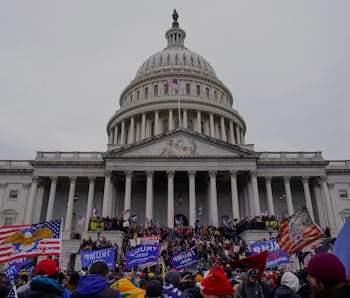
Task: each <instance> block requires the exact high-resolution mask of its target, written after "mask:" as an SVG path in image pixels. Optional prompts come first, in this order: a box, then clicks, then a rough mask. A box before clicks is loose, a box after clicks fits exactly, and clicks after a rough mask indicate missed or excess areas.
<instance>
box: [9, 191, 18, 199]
mask: <svg viewBox="0 0 350 298" xmlns="http://www.w3.org/2000/svg"><path fill="white" fill-rule="evenodd" d="M17 197H18V190H10V195H9V199H17Z"/></svg>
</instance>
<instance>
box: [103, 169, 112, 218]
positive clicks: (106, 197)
mask: <svg viewBox="0 0 350 298" xmlns="http://www.w3.org/2000/svg"><path fill="white" fill-rule="evenodd" d="M111 178H112V172H111V171H107V172H106V174H105V186H104V191H103V207H102V216H103V217H106V216H109V211H110V208H111V206H110V205H111V204H110V200H109V197H110V192H111Z"/></svg>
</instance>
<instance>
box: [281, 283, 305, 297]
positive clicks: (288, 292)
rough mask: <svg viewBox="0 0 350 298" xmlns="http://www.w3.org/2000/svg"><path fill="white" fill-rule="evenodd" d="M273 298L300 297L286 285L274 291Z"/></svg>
mask: <svg viewBox="0 0 350 298" xmlns="http://www.w3.org/2000/svg"><path fill="white" fill-rule="evenodd" d="M275 298H300V296H299V294H296V293H295V292H294V291H292V290H291V289H290V288H288V287H287V286H286V285H281V286H279V287H278V288H277V289H276V292H275Z"/></svg>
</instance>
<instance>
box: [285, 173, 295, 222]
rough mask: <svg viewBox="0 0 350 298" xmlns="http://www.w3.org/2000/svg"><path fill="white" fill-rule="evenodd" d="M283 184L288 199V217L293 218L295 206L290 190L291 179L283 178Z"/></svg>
mask: <svg viewBox="0 0 350 298" xmlns="http://www.w3.org/2000/svg"><path fill="white" fill-rule="evenodd" d="M283 182H284V189H285V191H286V197H287V208H288V216H291V215H293V214H294V206H293V198H292V191H291V189H290V177H288V176H285V177H283Z"/></svg>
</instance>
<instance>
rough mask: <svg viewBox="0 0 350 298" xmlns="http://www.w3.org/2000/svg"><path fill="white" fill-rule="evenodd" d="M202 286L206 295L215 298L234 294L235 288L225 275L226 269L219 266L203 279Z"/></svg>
mask: <svg viewBox="0 0 350 298" xmlns="http://www.w3.org/2000/svg"><path fill="white" fill-rule="evenodd" d="M201 285H202V290H203V293H204V294H208V295H215V296H225V295H232V294H233V287H232V285H231V283H230V281H229V280H228V278H227V276H226V275H225V272H224V269H222V267H221V266H219V265H218V266H215V267H214V268H212V269H211V270H210V271H209V274H208V275H207V277H206V278H204V279H203V281H202V283H201Z"/></svg>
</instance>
